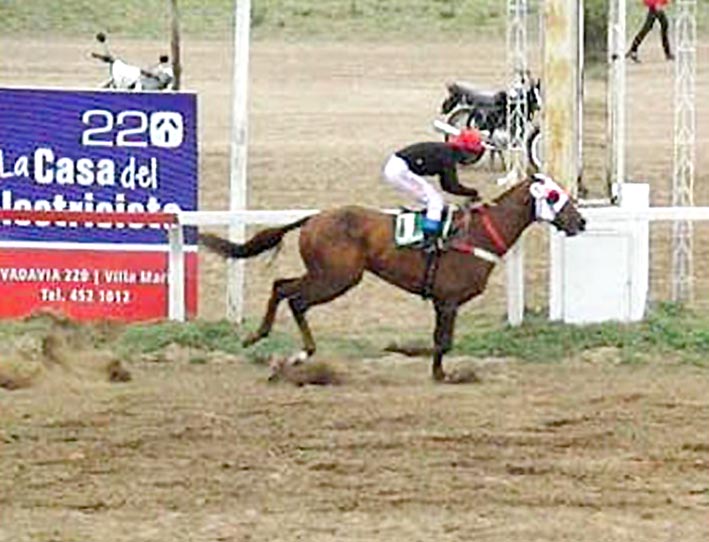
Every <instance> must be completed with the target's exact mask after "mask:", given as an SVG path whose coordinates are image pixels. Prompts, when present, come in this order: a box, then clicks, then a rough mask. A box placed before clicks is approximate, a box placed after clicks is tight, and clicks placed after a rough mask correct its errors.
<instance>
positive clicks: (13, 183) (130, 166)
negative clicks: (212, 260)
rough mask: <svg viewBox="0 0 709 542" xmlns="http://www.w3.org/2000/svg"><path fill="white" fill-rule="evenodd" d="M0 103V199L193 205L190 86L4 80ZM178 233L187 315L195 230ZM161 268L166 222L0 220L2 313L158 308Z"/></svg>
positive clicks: (132, 313) (104, 208) (163, 309)
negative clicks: (136, 87) (87, 86)
mask: <svg viewBox="0 0 709 542" xmlns="http://www.w3.org/2000/svg"><path fill="white" fill-rule="evenodd" d="M0 103H2V107H1V108H0V209H2V210H35V211H47V210H51V211H81V212H85V213H92V212H120V213H145V212H149V213H153V212H167V213H170V212H176V211H180V210H196V209H197V187H198V184H197V176H198V173H197V172H198V156H197V152H198V151H197V104H196V96H195V95H193V94H175V93H125V92H106V91H62V90H39V89H0ZM185 241H186V244H187V247H186V248H187V251H188V253H187V262H188V263H187V270H186V289H187V295H186V299H187V309H188V313H192V314H194V312H195V308H196V280H197V276H196V247H195V242H196V233H195V231H194V230H193V229H188V230H187V231H186V232H185ZM166 266H167V230H166V229H165V226H163V225H159V224H151V225H146V224H140V223H131V222H129V221H126V222H125V223H118V222H117V223H108V222H96V223H92V222H83V223H77V222H74V223H72V222H66V221H54V222H50V221H46V220H45V221H42V220H34V221H30V220H0V317H19V316H23V315H26V314H30V313H32V312H34V311H36V310H38V309H41V308H52V309H58V310H61V311H62V312H65V313H66V314H68V315H70V316H73V317H76V318H79V319H104V318H105V319H119V320H124V321H133V320H146V319H156V318H163V317H165V316H166V315H167V301H166V299H167V295H166V291H167V282H166V281H165V280H164V277H165V275H166V271H167V267H166ZM156 276H157V277H162V279H161V280H158V279H154V278H155V277H156Z"/></svg>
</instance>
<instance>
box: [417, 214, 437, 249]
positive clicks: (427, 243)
mask: <svg viewBox="0 0 709 542" xmlns="http://www.w3.org/2000/svg"><path fill="white" fill-rule="evenodd" d="M421 230H422V231H423V250H424V252H436V251H437V250H438V249H439V246H438V240H439V239H440V236H441V221H440V220H433V219H431V218H424V219H423V221H422V222H421Z"/></svg>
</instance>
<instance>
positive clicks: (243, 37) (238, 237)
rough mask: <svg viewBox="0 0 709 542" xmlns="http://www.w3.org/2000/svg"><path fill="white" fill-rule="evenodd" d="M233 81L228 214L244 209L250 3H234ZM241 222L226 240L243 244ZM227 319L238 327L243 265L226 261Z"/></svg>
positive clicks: (241, 298) (240, 316)
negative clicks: (236, 323)
mask: <svg viewBox="0 0 709 542" xmlns="http://www.w3.org/2000/svg"><path fill="white" fill-rule="evenodd" d="M235 2H236V6H235V10H236V11H235V16H234V20H235V24H234V81H233V87H232V88H233V90H232V92H233V95H232V132H231V164H230V165H231V168H230V187H229V210H230V211H241V210H243V209H245V208H246V202H247V182H246V171H247V170H246V160H247V141H248V124H249V118H248V89H249V85H248V83H249V41H250V32H251V0H235ZM245 233H246V228H245V227H244V224H243V222H237V223H234V222H232V224H231V225H230V226H229V239H230V240H231V241H232V242H234V243H241V242H243V241H244V236H245ZM227 269H228V277H227V296H226V297H227V315H226V316H227V319H228V320H230V321H232V322H238V323H241V321H242V320H243V318H244V314H243V312H244V309H243V305H244V299H243V298H244V262H243V260H230V261H229V263H228V264H227Z"/></svg>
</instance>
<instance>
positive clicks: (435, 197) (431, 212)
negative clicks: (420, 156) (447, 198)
mask: <svg viewBox="0 0 709 542" xmlns="http://www.w3.org/2000/svg"><path fill="white" fill-rule="evenodd" d="M382 177H383V178H384V180H385V181H386V182H387V183H389V184H391V185H392V186H393V187H395V188H397V189H398V190H401V191H403V192H406V193H408V194H410V195H412V196H413V197H414V198H415V199H416V201H417V202H418V203H420V204H422V205H425V206H426V218H428V219H430V220H436V221H438V222H440V221H441V218H442V215H443V206H444V205H445V202H444V201H443V196H442V195H441V194H440V192H438V190H436V189H435V188H434V187H433V185H432V184H431V183H429V182H428V181H427V180H426V179H424V178H423V177H421V176H420V175H416V174H415V173H414V172H413V171H411V170H410V169H409V165H408V164H407V163H406V161H405V160H404V159H403V158H400V157H399V156H397V155H396V154H392V155H391V156H390V157H389V159H388V160H387V161H386V163H385V164H384V169H383V170H382Z"/></svg>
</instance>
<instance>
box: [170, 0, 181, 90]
mask: <svg viewBox="0 0 709 542" xmlns="http://www.w3.org/2000/svg"><path fill="white" fill-rule="evenodd" d="M170 58H171V59H172V72H173V74H174V79H173V80H172V90H180V83H181V80H182V61H181V58H180V10H179V8H178V6H177V0H170Z"/></svg>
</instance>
